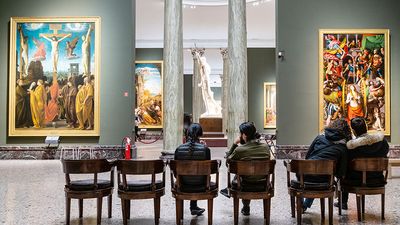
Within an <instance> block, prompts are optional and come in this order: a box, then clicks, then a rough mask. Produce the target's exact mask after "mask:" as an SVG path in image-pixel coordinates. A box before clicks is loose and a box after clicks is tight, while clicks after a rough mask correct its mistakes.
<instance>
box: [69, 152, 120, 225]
mask: <svg viewBox="0 0 400 225" xmlns="http://www.w3.org/2000/svg"><path fill="white" fill-rule="evenodd" d="M61 162H62V165H63V171H64V173H65V183H66V184H65V188H64V191H65V200H66V202H65V206H66V224H67V225H69V224H70V212H71V199H72V198H75V199H79V218H82V216H83V199H87V198H97V224H101V212H102V210H101V209H102V203H103V202H102V201H103V197H105V196H108V218H111V215H112V208H111V207H112V192H113V188H114V166H113V163H110V162H108V161H107V160H106V159H89V160H62V161H61ZM105 172H110V179H109V180H108V179H107V180H101V179H98V176H97V175H98V173H105ZM70 174H93V179H83V180H82V179H81V180H71V177H70Z"/></svg>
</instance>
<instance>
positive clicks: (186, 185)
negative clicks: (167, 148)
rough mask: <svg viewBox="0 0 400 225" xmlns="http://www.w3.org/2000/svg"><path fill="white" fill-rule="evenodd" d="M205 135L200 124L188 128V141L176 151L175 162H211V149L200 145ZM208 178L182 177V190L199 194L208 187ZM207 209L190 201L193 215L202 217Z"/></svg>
mask: <svg viewBox="0 0 400 225" xmlns="http://www.w3.org/2000/svg"><path fill="white" fill-rule="evenodd" d="M202 135H203V129H202V128H201V126H200V124H198V123H193V124H191V125H190V127H189V128H188V132H187V136H188V140H187V142H186V143H185V144H182V145H180V146H179V147H178V148H177V149H176V150H175V157H174V159H175V160H210V159H211V153H210V149H209V148H208V147H207V146H206V145H204V144H202V143H200V137H201V136H202ZM206 179H207V177H204V176H184V177H182V187H181V189H182V190H184V191H185V192H197V191H198V190H199V189H201V187H204V189H205V186H206V182H207V180H206ZM204 211H205V209H203V208H199V207H198V206H197V201H194V200H192V201H190V212H191V214H192V215H197V216H200V215H201V214H203V212H204Z"/></svg>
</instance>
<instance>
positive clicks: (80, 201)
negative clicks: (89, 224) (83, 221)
mask: <svg viewBox="0 0 400 225" xmlns="http://www.w3.org/2000/svg"><path fill="white" fill-rule="evenodd" d="M82 217H83V199H79V218H82Z"/></svg>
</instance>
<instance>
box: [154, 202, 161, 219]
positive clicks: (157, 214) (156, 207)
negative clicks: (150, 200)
mask: <svg viewBox="0 0 400 225" xmlns="http://www.w3.org/2000/svg"><path fill="white" fill-rule="evenodd" d="M154 220H155V224H156V225H158V224H159V223H160V197H158V198H154Z"/></svg>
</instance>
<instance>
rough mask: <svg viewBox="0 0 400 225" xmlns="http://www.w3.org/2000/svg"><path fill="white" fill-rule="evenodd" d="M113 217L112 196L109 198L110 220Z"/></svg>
mask: <svg viewBox="0 0 400 225" xmlns="http://www.w3.org/2000/svg"><path fill="white" fill-rule="evenodd" d="M111 217H112V195H109V196H108V218H111Z"/></svg>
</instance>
